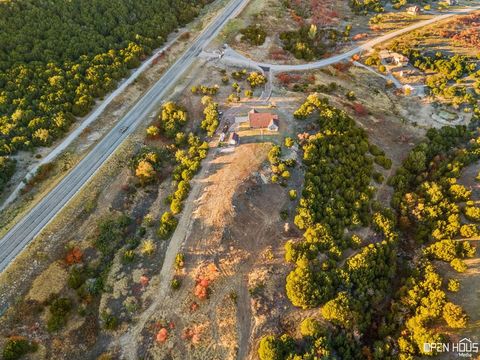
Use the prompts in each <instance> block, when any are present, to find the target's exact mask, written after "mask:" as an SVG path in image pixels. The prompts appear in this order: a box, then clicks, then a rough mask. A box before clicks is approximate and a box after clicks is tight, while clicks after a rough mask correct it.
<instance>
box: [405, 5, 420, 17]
mask: <svg viewBox="0 0 480 360" xmlns="http://www.w3.org/2000/svg"><path fill="white" fill-rule="evenodd" d="M421 11H422V10H421V9H420V6H418V5H415V6H410V7H408V8H407V12H408V13H409V14H411V15H415V16H416V15H420V12H421Z"/></svg>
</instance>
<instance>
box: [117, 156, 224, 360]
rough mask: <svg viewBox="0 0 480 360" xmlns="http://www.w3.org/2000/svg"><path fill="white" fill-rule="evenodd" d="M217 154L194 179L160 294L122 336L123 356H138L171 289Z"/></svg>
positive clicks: (171, 244) (170, 249)
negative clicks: (143, 334) (147, 327)
mask: <svg viewBox="0 0 480 360" xmlns="http://www.w3.org/2000/svg"><path fill="white" fill-rule="evenodd" d="M215 156H216V150H215V151H210V152H209V154H208V155H207V158H206V159H205V160H204V164H205V165H204V166H203V167H202V169H201V171H200V173H199V174H198V175H197V176H196V177H195V179H194V180H193V181H192V182H193V186H192V190H191V191H190V194H189V196H188V198H187V199H186V201H185V208H184V210H183V213H182V216H181V218H180V221H179V223H178V226H177V228H176V230H175V232H174V233H173V236H172V238H171V239H170V242H169V245H168V248H167V252H166V254H165V260H164V262H163V265H162V269H161V271H160V285H159V289H158V296H157V297H156V299H155V301H154V302H153V303H152V304H151V305H150V306H149V307H148V308H147V309H146V310H145V311H144V312H143V313H142V314H141V315H140V316H139V318H138V320H137V322H136V323H135V325H134V326H133V327H132V328H131V329H130V330H129V331H128V332H127V333H125V334H124V335H123V336H121V337H120V340H119V341H120V346H121V348H122V355H123V358H126V359H132V360H135V359H136V358H137V349H138V341H137V340H138V338H139V337H140V334H141V332H142V330H143V329H144V328H145V324H146V323H147V321H148V320H149V319H150V318H151V317H152V315H153V314H154V313H155V312H156V311H157V310H158V308H159V306H161V305H162V304H163V301H162V300H163V299H164V297H165V295H166V294H167V293H168V291H169V284H170V282H171V280H172V278H173V271H172V269H173V265H174V262H175V256H176V255H177V253H179V252H180V249H181V247H182V244H183V243H184V240H185V239H186V238H187V236H188V234H189V233H190V230H191V228H192V225H193V216H192V214H193V212H194V210H195V208H196V206H197V202H196V199H198V198H199V197H200V191H201V190H202V189H203V185H202V179H205V177H206V176H207V174H208V172H209V169H210V164H211V163H212V160H213V159H214V158H215Z"/></svg>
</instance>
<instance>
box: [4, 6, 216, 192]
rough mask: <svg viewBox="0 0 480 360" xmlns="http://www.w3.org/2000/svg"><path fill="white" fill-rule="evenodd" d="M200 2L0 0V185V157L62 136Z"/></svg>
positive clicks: (8, 165)
mask: <svg viewBox="0 0 480 360" xmlns="http://www.w3.org/2000/svg"><path fill="white" fill-rule="evenodd" d="M206 3H207V1H203V0H202V1H193V2H192V1H167V0H157V1H153V2H145V1H137V2H135V3H127V2H125V1H122V0H112V1H110V2H109V3H108V4H106V3H105V4H102V5H98V4H93V3H84V2H80V1H72V2H62V1H53V2H45V3H42V4H37V3H36V2H34V1H29V0H25V1H21V2H10V1H7V2H2V3H1V4H0V22H1V23H2V29H3V31H2V33H1V34H0V44H1V45H0V113H1V116H0V157H1V158H0V173H1V174H2V176H1V179H0V191H1V190H2V189H3V187H4V184H5V182H6V181H8V180H9V178H10V177H11V174H12V173H13V170H12V168H13V162H12V161H11V160H9V159H8V158H6V157H5V156H8V155H11V154H14V153H15V152H16V151H18V150H33V149H34V148H35V147H38V146H49V145H50V144H52V142H53V141H54V140H56V139H58V138H61V137H62V136H63V134H65V132H67V131H68V129H69V127H70V125H71V124H72V123H73V122H74V121H75V119H76V118H77V117H82V116H85V115H86V114H87V113H88V112H89V111H90V110H91V109H92V107H93V106H94V104H95V100H96V99H99V98H103V97H104V96H105V95H106V94H107V93H108V92H110V91H112V90H113V89H115V87H116V86H117V84H118V82H119V81H120V80H121V79H122V78H124V77H125V76H127V75H128V72H129V70H130V69H133V68H135V67H137V66H139V65H140V62H141V61H142V60H143V59H145V57H146V56H148V55H149V54H150V53H151V51H152V50H153V49H155V48H157V47H159V46H160V45H162V44H163V43H164V42H165V40H166V38H167V36H168V34H169V33H171V32H172V31H174V30H175V29H176V28H178V27H179V26H182V25H184V24H186V23H187V22H189V21H191V20H192V19H193V18H194V17H195V16H196V15H197V14H198V12H199V10H200V8H201V7H202V6H203V5H205V4H206ZM139 14H142V15H139ZM133 17H135V19H136V20H135V21H133V20H132V19H133Z"/></svg>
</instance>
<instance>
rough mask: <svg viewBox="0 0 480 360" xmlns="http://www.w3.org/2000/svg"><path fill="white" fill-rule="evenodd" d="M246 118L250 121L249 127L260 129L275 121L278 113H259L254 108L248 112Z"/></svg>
mask: <svg viewBox="0 0 480 360" xmlns="http://www.w3.org/2000/svg"><path fill="white" fill-rule="evenodd" d="M248 120H249V122H250V127H252V128H254V129H262V128H267V127H268V125H270V123H271V122H272V121H273V122H274V123H277V121H278V115H274V114H271V113H259V112H257V111H256V110H252V111H250V112H249V113H248Z"/></svg>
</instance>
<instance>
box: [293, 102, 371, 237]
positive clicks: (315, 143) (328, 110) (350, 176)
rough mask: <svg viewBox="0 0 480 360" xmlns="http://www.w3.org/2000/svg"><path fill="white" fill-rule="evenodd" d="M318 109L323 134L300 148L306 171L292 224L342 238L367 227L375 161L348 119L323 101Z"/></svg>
mask: <svg viewBox="0 0 480 360" xmlns="http://www.w3.org/2000/svg"><path fill="white" fill-rule="evenodd" d="M309 99H310V98H309ZM307 101H308V100H307ZM317 105H318V106H319V107H318V109H319V125H320V129H321V130H320V131H319V132H318V133H317V134H316V135H314V136H311V137H310V138H309V140H308V142H307V143H306V144H305V145H304V147H303V150H304V158H303V161H304V163H305V164H306V166H307V171H306V174H305V186H304V190H303V192H302V195H303V196H302V199H301V200H300V205H299V207H298V211H297V216H296V217H295V224H296V225H297V226H298V227H299V228H300V229H307V228H308V227H310V226H312V225H314V224H315V223H322V224H325V225H327V226H328V228H329V230H330V231H331V232H332V234H333V235H334V236H339V237H341V235H342V233H343V230H344V228H345V227H350V226H359V225H367V224H368V221H369V217H368V214H369V204H370V199H371V197H372V195H373V188H372V187H371V186H370V182H371V178H372V174H373V160H372V158H371V157H370V156H369V155H368V152H369V143H368V138H367V135H366V133H365V131H364V130H362V129H360V128H359V127H357V126H356V125H355V121H354V120H353V119H352V118H350V117H349V116H348V115H347V114H346V113H345V112H344V111H341V110H339V109H336V108H334V107H332V106H329V105H328V104H326V102H325V101H323V102H320V103H318V104H317ZM302 107H303V106H302ZM297 112H298V111H297Z"/></svg>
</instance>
